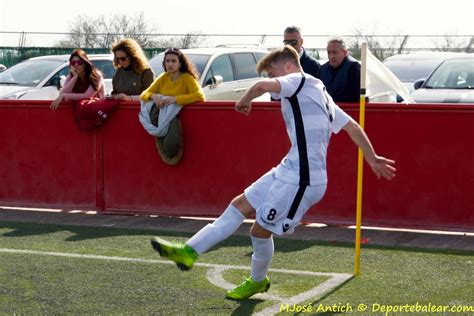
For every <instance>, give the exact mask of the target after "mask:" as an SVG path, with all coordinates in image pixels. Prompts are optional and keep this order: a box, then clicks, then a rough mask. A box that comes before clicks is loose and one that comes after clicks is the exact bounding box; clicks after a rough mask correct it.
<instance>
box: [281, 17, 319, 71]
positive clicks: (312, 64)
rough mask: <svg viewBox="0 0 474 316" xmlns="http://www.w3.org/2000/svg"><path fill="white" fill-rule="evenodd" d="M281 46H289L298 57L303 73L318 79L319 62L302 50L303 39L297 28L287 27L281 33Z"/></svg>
mask: <svg viewBox="0 0 474 316" xmlns="http://www.w3.org/2000/svg"><path fill="white" fill-rule="evenodd" d="M283 44H285V45H291V46H293V48H294V49H296V51H297V52H298V54H299V55H300V64H301V67H303V71H304V72H306V73H307V74H310V75H312V76H313V77H316V78H318V72H319V68H321V65H320V64H319V62H318V61H317V60H316V59H314V58H313V57H312V56H310V55H309V54H308V53H307V52H306V51H305V49H304V48H303V37H302V36H301V29H300V28H299V27H297V26H289V27H287V28H286V29H285V32H284V33H283Z"/></svg>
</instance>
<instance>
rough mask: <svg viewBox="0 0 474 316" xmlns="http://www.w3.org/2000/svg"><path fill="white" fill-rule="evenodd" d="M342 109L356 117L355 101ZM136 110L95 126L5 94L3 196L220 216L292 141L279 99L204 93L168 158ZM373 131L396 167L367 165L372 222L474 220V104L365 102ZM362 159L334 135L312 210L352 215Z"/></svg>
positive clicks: (313, 214) (187, 113)
mask: <svg viewBox="0 0 474 316" xmlns="http://www.w3.org/2000/svg"><path fill="white" fill-rule="evenodd" d="M343 108H344V109H345V110H346V111H347V112H348V113H349V114H350V115H352V116H353V117H355V118H356V119H357V117H358V107H357V106H356V105H344V106H343ZM138 109H139V107H138V105H137V104H136V103H124V104H122V105H121V106H120V107H119V109H118V110H117V111H116V112H115V113H114V114H113V115H112V116H111V117H110V119H109V121H108V122H106V123H105V124H104V126H103V127H101V128H100V129H98V130H97V131H95V132H92V133H91V132H82V131H79V130H78V128H77V127H76V125H75V123H74V119H73V113H72V110H71V107H70V106H69V105H67V104H66V105H62V106H61V107H60V108H59V110H57V111H51V110H50V109H49V102H44V101H8V100H0V122H1V124H0V136H1V137H0V153H1V154H0V179H1V185H0V205H3V206H24V207H51V208H63V209H83V210H84V209H92V210H97V211H99V212H103V213H126V214H157V215H194V216H217V215H219V214H220V213H221V211H222V210H223V209H224V208H225V207H226V206H227V204H228V203H229V201H230V200H231V199H232V198H233V197H234V196H235V195H237V194H239V193H241V192H242V191H243V189H244V188H245V187H246V186H248V185H249V184H251V183H252V181H254V180H256V179H257V178H258V177H259V176H260V175H262V174H263V173H264V172H266V171H267V170H269V169H270V168H271V167H272V166H275V165H276V164H278V163H279V161H280V160H281V158H282V157H283V156H284V155H285V153H286V151H287V150H288V148H289V142H288V139H287V136H286V131H285V128H284V124H283V120H282V118H281V113H280V109H279V106H278V104H276V103H259V104H256V105H255V106H254V109H253V112H252V113H251V115H250V116H248V117H247V116H244V115H241V114H239V113H236V112H235V111H234V110H233V103H231V102H205V103H200V104H195V105H191V106H187V107H185V109H184V110H183V111H182V112H181V114H180V116H181V119H182V123H183V128H184V138H185V149H184V156H183V160H182V161H181V163H180V164H178V165H177V166H168V165H166V164H164V163H163V162H162V161H161V160H160V158H159V156H158V154H157V152H156V149H155V145H154V141H153V138H152V137H151V136H149V135H148V134H147V133H146V132H145V131H144V130H143V128H142V127H141V125H140V123H139V122H138V117H137V115H138ZM366 131H367V134H368V135H369V137H370V138H371V140H372V142H373V144H374V146H375V148H376V150H377V152H378V153H379V154H380V155H383V156H386V157H389V158H393V159H394V160H396V161H397V165H396V167H397V169H398V175H397V178H396V179H394V180H392V181H385V180H377V179H376V178H375V176H374V175H373V174H372V172H371V171H370V170H369V167H368V166H367V165H365V171H364V191H363V192H364V193H363V194H364V195H363V213H362V216H363V224H365V225H378V226H397V227H428V228H445V229H462V230H469V231H472V230H474V194H473V193H474V192H473V191H474V190H473V188H474V143H473V141H472V139H473V136H474V107H473V106H472V105H455V104H446V105H426V104H424V105H400V104H368V105H367V113H366ZM356 168H357V148H356V147H355V146H354V145H353V144H352V142H351V141H350V139H349V137H348V136H347V134H345V133H344V132H341V134H340V135H335V136H333V138H332V141H331V145H330V148H329V155H328V169H329V186H328V190H327V193H326V196H325V197H324V199H323V200H322V201H321V203H320V204H318V205H317V206H315V207H313V208H312V209H311V210H310V211H309V212H308V214H307V216H306V217H305V219H306V220H308V221H315V222H323V223H330V224H349V223H353V222H354V219H355V203H356V202H355V201H356V174H357V170H356Z"/></svg>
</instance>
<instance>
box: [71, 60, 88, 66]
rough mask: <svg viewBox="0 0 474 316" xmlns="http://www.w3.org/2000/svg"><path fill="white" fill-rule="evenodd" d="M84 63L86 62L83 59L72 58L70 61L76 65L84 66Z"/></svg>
mask: <svg viewBox="0 0 474 316" xmlns="http://www.w3.org/2000/svg"><path fill="white" fill-rule="evenodd" d="M83 64H84V62H83V61H82V59H78V60H71V61H70V62H69V65H71V66H75V65H78V66H82V65H83Z"/></svg>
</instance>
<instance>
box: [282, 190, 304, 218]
mask: <svg viewBox="0 0 474 316" xmlns="http://www.w3.org/2000/svg"><path fill="white" fill-rule="evenodd" d="M306 187H307V185H301V186H300V187H299V189H298V192H296V195H295V198H294V199H293V202H292V203H291V207H290V211H289V212H288V216H286V218H288V219H293V217H295V214H296V211H297V210H298V206H300V203H301V199H302V198H303V195H304V191H305V190H306Z"/></svg>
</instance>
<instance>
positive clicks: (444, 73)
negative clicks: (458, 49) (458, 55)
mask: <svg viewBox="0 0 474 316" xmlns="http://www.w3.org/2000/svg"><path fill="white" fill-rule="evenodd" d="M473 61H474V59H450V60H446V61H445V62H444V63H442V64H441V65H440V66H439V67H438V68H437V69H436V70H435V71H434V72H433V73H432V74H431V76H430V77H429V78H428V80H427V81H426V82H425V84H424V85H423V88H427V89H474V67H473V66H472V64H473Z"/></svg>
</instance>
